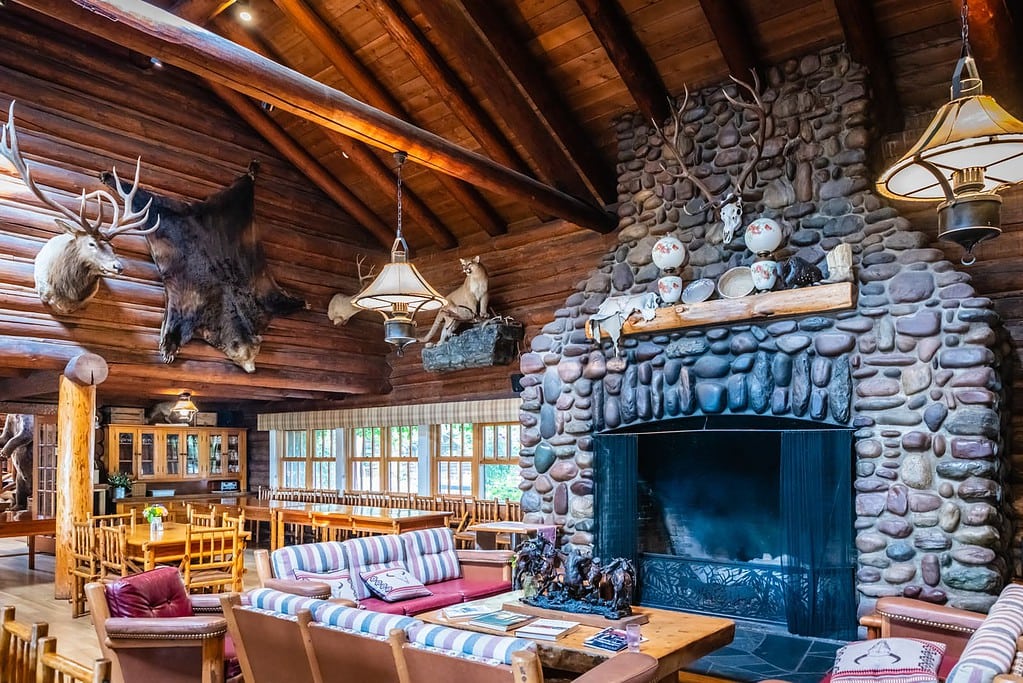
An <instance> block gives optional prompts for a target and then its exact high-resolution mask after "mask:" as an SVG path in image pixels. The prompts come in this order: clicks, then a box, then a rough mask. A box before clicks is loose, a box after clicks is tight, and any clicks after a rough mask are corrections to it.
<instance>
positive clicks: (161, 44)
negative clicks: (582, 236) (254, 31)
mask: <svg viewBox="0 0 1023 683" xmlns="http://www.w3.org/2000/svg"><path fill="white" fill-rule="evenodd" d="M17 1H18V3H19V4H22V5H25V6H26V7H29V8H31V9H33V10H36V11H38V12H41V13H42V14H45V15H46V16H49V17H51V18H53V19H57V20H59V21H62V22H64V23H66V24H69V25H72V26H75V27H77V28H79V29H81V30H84V31H87V32H89V33H92V34H93V35H97V36H99V37H102V38H105V39H107V40H110V41H112V42H114V43H117V44H119V45H122V46H124V47H127V48H130V49H133V50H137V51H139V52H143V53H145V54H151V55H155V56H157V57H159V58H160V59H162V60H163V61H165V62H166V63H168V64H173V65H174V66H177V67H180V68H182V69H184V70H185V71H188V72H190V73H193V74H195V75H197V76H201V77H203V78H206V79H208V80H211V81H216V82H218V83H221V84H222V85H225V86H227V87H229V88H232V89H233V90H237V91H239V92H242V93H244V94H246V95H248V96H250V97H253V98H255V99H257V100H260V101H264V102H270V103H271V104H273V105H275V106H277V107H280V108H281V109H283V110H285V111H289V112H291V113H293V114H295V115H297V116H300V117H302V118H304V119H306V120H308V121H312V122H314V123H317V124H319V125H322V126H325V127H327V128H330V129H332V130H336V131H339V132H341V133H344V134H345V135H349V136H351V137H355V138H358V139H360V140H362V141H364V142H366V143H368V144H371V145H373V146H375V147H379V148H381V149H386V150H388V151H392V152H393V151H398V150H404V151H406V152H408V154H409V159H410V160H411V161H413V162H414V163H417V164H420V165H422V166H425V167H427V168H431V169H434V170H437V171H440V172H441V173H445V174H447V175H450V176H454V177H456V178H460V179H462V180H464V181H466V182H469V183H472V184H474V185H477V186H479V187H481V188H484V189H488V190H490V191H493V192H498V193H501V194H504V195H507V196H510V197H514V198H515V199H518V200H520V201H522V202H524V203H526V204H528V205H530V206H533V207H536V208H539V209H541V210H543V211H546V212H548V213H550V214H552V215H555V216H559V217H561V218H564V219H565V220H568V221H571V222H573V223H575V224H576V225H578V226H580V227H583V228H587V229H590V230H594V231H597V232H609V231H611V230H613V229H614V228H615V227H616V225H617V219H616V217H615V216H614V215H613V214H611V213H609V212H607V211H605V210H604V209H603V208H600V207H597V206H594V205H591V204H587V203H586V202H584V201H581V200H579V199H577V198H575V197H572V196H570V195H568V194H566V193H564V192H561V191H559V190H557V189H555V188H552V187H549V186H547V185H544V184H543V183H541V182H538V181H536V180H534V179H533V178H530V177H528V176H525V175H523V174H521V173H518V172H516V171H512V170H510V169H508V168H505V167H504V166H501V165H500V164H497V163H496V162H494V161H492V160H490V159H487V158H486V157H484V156H482V155H479V154H476V153H474V152H470V151H469V150H466V149H463V148H462V147H459V146H458V145H455V144H453V143H451V142H449V141H447V140H445V139H443V138H441V137H440V136H438V135H435V134H433V133H430V132H428V131H424V130H422V129H420V128H417V127H415V126H412V125H410V124H408V123H406V122H405V121H402V120H400V119H397V118H395V117H393V116H390V115H388V114H385V113H384V112H381V111H379V110H378V109H374V108H373V107H370V106H367V105H366V104H364V103H362V102H359V101H358V100H356V99H354V98H352V97H349V96H348V95H346V94H344V93H342V92H340V91H338V90H336V89H334V88H331V87H329V86H327V85H324V84H323V83H318V82H317V81H315V80H313V79H311V78H309V77H307V76H304V75H302V74H299V73H296V72H295V71H293V70H291V69H288V68H286V67H283V66H281V65H279V64H276V63H274V62H272V61H270V60H268V59H265V58H263V57H261V56H260V55H257V54H255V53H253V52H251V51H250V50H246V49H244V48H242V47H240V46H238V45H235V44H234V43H232V42H231V41H229V40H226V39H225V38H222V37H220V36H218V35H216V34H214V33H212V32H210V31H207V30H205V29H202V28H200V27H198V26H195V25H193V24H189V23H188V22H185V21H183V20H181V19H180V18H178V17H175V16H174V15H173V14H170V13H169V12H166V11H164V10H161V9H159V8H157V7H154V6H152V5H149V4H148V3H140V2H137V0H91V1H90V2H89V8H90V9H85V8H83V7H81V6H79V5H77V4H76V3H74V2H67V0H17Z"/></svg>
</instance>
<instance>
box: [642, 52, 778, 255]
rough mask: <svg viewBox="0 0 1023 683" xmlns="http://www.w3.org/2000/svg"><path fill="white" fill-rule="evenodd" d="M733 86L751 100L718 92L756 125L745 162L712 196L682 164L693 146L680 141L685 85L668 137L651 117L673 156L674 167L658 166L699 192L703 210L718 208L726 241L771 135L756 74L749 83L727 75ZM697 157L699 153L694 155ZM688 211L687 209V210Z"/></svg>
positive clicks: (682, 137)
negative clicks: (721, 190)
mask: <svg viewBox="0 0 1023 683" xmlns="http://www.w3.org/2000/svg"><path fill="white" fill-rule="evenodd" d="M729 78H731V79H732V80H733V81H734V82H735V83H736V85H737V86H739V87H740V88H742V89H744V90H746V91H747V92H749V93H750V96H751V97H752V99H753V101H752V102H747V101H745V100H744V99H741V98H738V97H732V96H731V95H729V94H728V91H727V90H724V89H722V91H721V92H722V94H723V95H724V96H725V99H726V100H728V102H729V103H731V105H732V106H733V107H736V108H737V109H739V110H740V111H746V112H750V113H751V114H752V115H753V116H754V117H755V118H756V119H757V129H756V131H755V132H753V133H750V138H751V139H752V141H753V145H752V147H751V149H750V151H749V155H748V157H747V159H746V163H745V164H744V165H743V167H742V170H740V171H739V174H738V175H737V176H736V177H735V178H734V180H733V181H732V182H731V183H729V185H728V187H727V188H726V190H725V191H724V192H723V193H722V194H721V195H720V196H718V197H715V196H714V193H713V192H711V190H710V188H709V187H708V186H707V183H706V182H704V180H703V179H701V178H699V177H697V176H696V175H695V174H694V173H693V171H692V170H691V169H690V168H689V166H688V165H687V164H686V158H687V157H688V156H689V154H690V153H691V151H693V150H696V142H695V141H689V142H690V144H689V145H688V146H689V149H685V148H684V145H683V143H684V142H685V141H687V140H689V136H688V135H687V133H686V131H685V124H684V123H683V120H682V117H683V114H684V113H685V110H686V107H687V106H688V104H689V88H688V87H686V88H685V95H684V96H683V98H682V102H681V103H680V104H679V106H678V108H677V109H676V108H675V107H674V106H672V113H671V125H672V128H673V135H672V136H671V138H670V139H669V137H668V136H667V135H666V134H665V133H664V131H662V130H661V127H660V126H659V125H658V124H657V122H656V121H653V122H652V123H653V124H654V129H655V130H656V131H657V133H658V134H659V135H660V136H661V138H662V139H663V140H664V143H665V146H666V147H667V148H668V149H669V150H670V151H671V154H672V156H674V157H675V161H676V162H677V167H669V166H667V165H665V164H664V162H661V168H662V169H663V170H664V171H665V172H667V173H668V174H670V175H671V176H672V177H673V178H674V179H676V180H688V181H689V182H690V183H692V184H693V188H694V189H695V190H696V191H697V192H699V193H700V194H702V195H703V197H704V199H706V201H707V205H706V206H704V207H703V210H706V209H710V210H711V211H717V212H720V215H721V221H722V222H723V223H724V237H723V239H724V243H725V244H728V243H729V242H731V241H732V238H733V237H734V236H735V230H736V229H737V228H738V227H739V225H741V223H742V193H743V191H744V190H745V189H746V186H747V184H748V185H749V186H751V187H752V186H753V185H754V184H755V183H756V175H755V172H756V167H757V163H758V162H759V161H760V156H761V153H762V152H763V147H764V141H765V140H767V138H769V137H770V136H771V135H773V130H772V128H773V119H772V118H771V116H770V114H769V113H768V111H767V107H766V106H765V104H764V101H763V100H762V99H761V96H760V78H759V77H757V74H756V72H755V71H754V72H753V85H750V84H749V83H746V82H744V81H741V80H739V79H738V78H736V77H735V76H729ZM696 156H697V159H699V154H697V155H696ZM687 213H688V212H687Z"/></svg>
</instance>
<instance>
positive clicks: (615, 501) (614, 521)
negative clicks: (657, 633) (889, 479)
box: [595, 416, 856, 639]
mask: <svg viewBox="0 0 1023 683" xmlns="http://www.w3.org/2000/svg"><path fill="white" fill-rule="evenodd" d="M596 454H597V463H596V464H597V468H596V475H597V484H598V485H597V487H596V490H597V492H598V493H597V495H596V500H595V507H596V509H595V513H596V520H597V534H596V538H597V543H596V546H597V547H596V552H598V553H600V555H601V556H602V557H610V556H623V555H624V556H628V557H633V558H634V559H635V561H636V565H637V570H638V572H639V601H640V604H643V605H649V606H654V607H664V608H669V609H679V610H685V611H694V612H702V613H707V614H718V615H724V616H730V617H736V618H742V619H749V620H754V621H760V622H767V623H772V624H777V625H779V626H784V627H785V628H786V629H787V630H788V631H790V632H791V633H796V634H799V635H808V636H816V637H828V638H845V639H848V638H853V637H855V633H856V600H855V581H854V573H855V550H854V546H853V517H852V497H853V491H852V434H851V431H850V430H847V429H840V428H830V426H829V425H821V424H818V423H810V422H803V421H799V420H785V419H779V418H766V417H757V416H723V417H719V418H715V419H712V418H699V419H690V420H675V421H671V422H670V423H667V422H665V423H651V424H647V425H644V426H643V427H641V428H636V427H633V428H630V431H629V432H628V433H622V432H617V433H613V434H612V433H605V434H599V435H597V438H596ZM604 482H606V483H607V486H606V487H605V486H601V484H602V483H604Z"/></svg>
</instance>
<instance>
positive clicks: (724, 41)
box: [700, 0, 856, 81]
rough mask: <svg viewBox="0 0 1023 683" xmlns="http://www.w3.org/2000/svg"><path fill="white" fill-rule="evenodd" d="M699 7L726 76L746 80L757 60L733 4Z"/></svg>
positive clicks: (710, 0) (707, 2)
mask: <svg viewBox="0 0 1023 683" xmlns="http://www.w3.org/2000/svg"><path fill="white" fill-rule="evenodd" d="M853 1H854V2H855V1H856V0H853ZM700 7H701V8H702V9H703V15H704V16H705V17H706V18H707V23H708V24H709V25H710V30H711V33H713V34H714V38H715V39H717V43H718V49H720V50H721V55H722V56H723V57H724V58H725V63H726V64H727V65H728V70H729V72H730V73H731V74H732V75H733V76H735V77H736V78H739V79H742V80H744V81H746V80H748V79H749V75H750V71H751V70H759V68H760V58H759V57H758V56H757V54H756V49H755V48H754V43H753V36H752V35H751V34H750V31H749V29H748V28H747V27H746V24H745V22H744V21H743V17H742V16H741V14H740V13H739V7H738V6H737V3H734V2H721V0H700Z"/></svg>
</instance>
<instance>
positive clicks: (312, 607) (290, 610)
mask: <svg viewBox="0 0 1023 683" xmlns="http://www.w3.org/2000/svg"><path fill="white" fill-rule="evenodd" d="M245 598H246V599H247V601H248V605H249V607H254V608H256V609H261V610H264V611H267V612H277V613H278V614H289V615H292V616H294V615H296V614H298V611H299V610H301V609H307V610H309V611H310V612H315V611H316V610H317V609H319V608H320V607H321V606H324V605H329V604H330V603H328V602H327V601H326V600H317V599H316V598H305V597H302V596H301V595H294V594H292V593H285V592H283V591H278V590H273V589H272V588H256V589H255V590H251V591H249V592H248V593H246V594H245Z"/></svg>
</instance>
